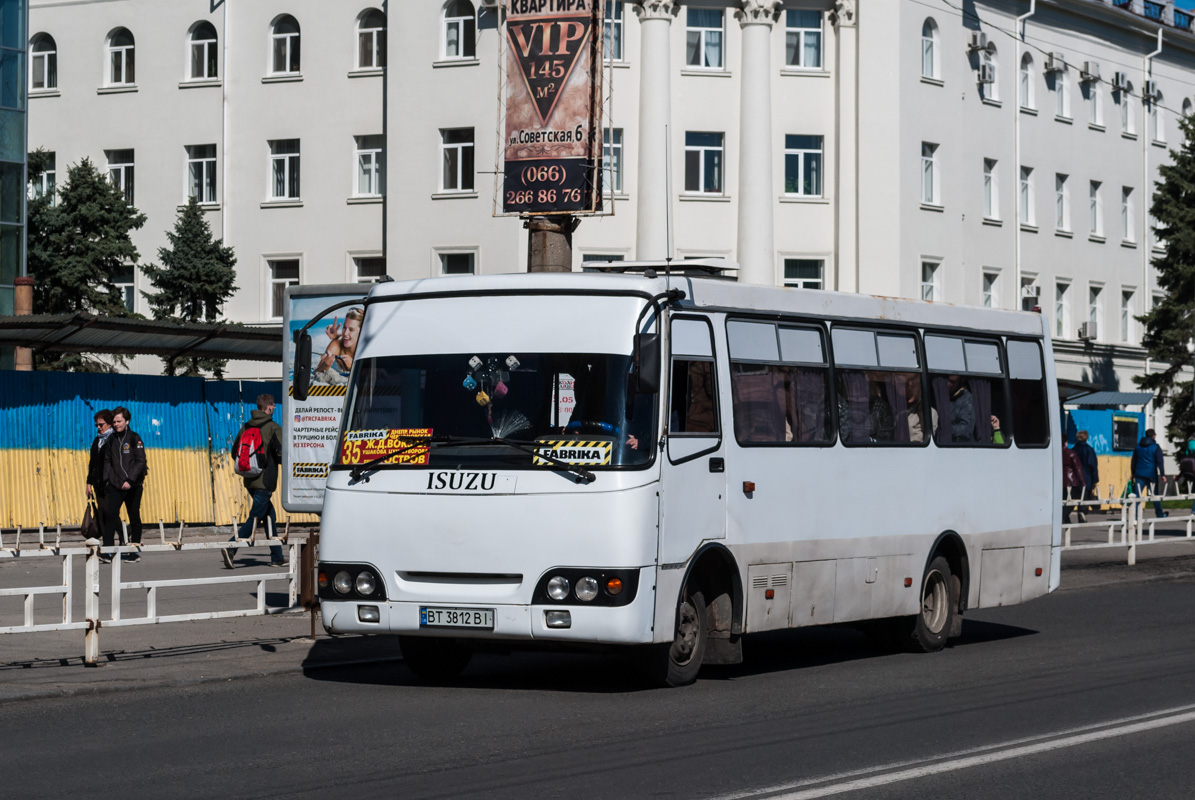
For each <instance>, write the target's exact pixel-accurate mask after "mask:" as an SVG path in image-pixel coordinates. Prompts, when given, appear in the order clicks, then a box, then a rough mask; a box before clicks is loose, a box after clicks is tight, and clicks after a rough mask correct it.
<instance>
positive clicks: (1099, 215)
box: [1087, 181, 1104, 236]
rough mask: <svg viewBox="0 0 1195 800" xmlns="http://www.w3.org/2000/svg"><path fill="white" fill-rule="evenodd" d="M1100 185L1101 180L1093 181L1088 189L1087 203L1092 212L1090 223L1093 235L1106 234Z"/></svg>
mask: <svg viewBox="0 0 1195 800" xmlns="http://www.w3.org/2000/svg"><path fill="white" fill-rule="evenodd" d="M1100 185H1101V184H1100V182H1099V181H1092V182H1091V185H1090V186H1089V187H1088V189H1087V204H1088V207H1089V210H1090V212H1091V220H1090V222H1089V223H1088V224H1089V226H1090V228H1091V235H1092V236H1103V235H1104V203H1103V200H1102V199H1101V198H1100Z"/></svg>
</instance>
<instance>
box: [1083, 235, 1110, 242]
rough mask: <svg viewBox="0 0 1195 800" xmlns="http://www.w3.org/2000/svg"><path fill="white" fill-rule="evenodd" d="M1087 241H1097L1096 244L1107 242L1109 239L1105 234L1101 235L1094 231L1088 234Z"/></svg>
mask: <svg viewBox="0 0 1195 800" xmlns="http://www.w3.org/2000/svg"><path fill="white" fill-rule="evenodd" d="M1087 241H1089V242H1095V243H1096V244H1103V243H1104V242H1106V241H1108V240H1107V239H1105V238H1104V237H1103V236H1101V235H1099V234H1098V233H1092V234H1088V236H1087Z"/></svg>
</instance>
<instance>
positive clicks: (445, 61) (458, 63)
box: [432, 58, 481, 69]
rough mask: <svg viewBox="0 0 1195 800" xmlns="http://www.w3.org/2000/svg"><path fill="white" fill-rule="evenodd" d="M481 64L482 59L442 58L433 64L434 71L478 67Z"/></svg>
mask: <svg viewBox="0 0 1195 800" xmlns="http://www.w3.org/2000/svg"><path fill="white" fill-rule="evenodd" d="M480 64H481V59H480V58H442V59H440V60H439V61H433V62H432V69H443V68H445V67H476V66H478V65H480Z"/></svg>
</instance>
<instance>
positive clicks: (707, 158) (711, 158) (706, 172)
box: [685, 12, 722, 194]
mask: <svg viewBox="0 0 1195 800" xmlns="http://www.w3.org/2000/svg"><path fill="white" fill-rule="evenodd" d="M719 13H720V12H719ZM685 191H686V192H694V193H706V194H721V193H722V134H720V133H700V132H695V131H688V132H686V133H685Z"/></svg>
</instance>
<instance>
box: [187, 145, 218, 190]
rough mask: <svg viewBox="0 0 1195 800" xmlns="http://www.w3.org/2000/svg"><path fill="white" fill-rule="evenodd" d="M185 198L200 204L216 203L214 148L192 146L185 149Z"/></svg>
mask: <svg viewBox="0 0 1195 800" xmlns="http://www.w3.org/2000/svg"><path fill="white" fill-rule="evenodd" d="M187 197H194V198H195V199H196V200H198V201H199V202H200V203H215V202H216V146H215V145H214V144H194V145H189V146H188V147H187Z"/></svg>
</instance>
